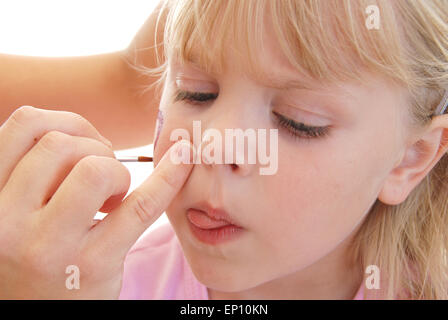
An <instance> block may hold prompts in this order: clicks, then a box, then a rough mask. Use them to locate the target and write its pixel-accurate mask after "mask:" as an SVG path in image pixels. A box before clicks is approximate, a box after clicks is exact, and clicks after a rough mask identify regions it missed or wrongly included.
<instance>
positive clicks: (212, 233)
mask: <svg viewBox="0 0 448 320" xmlns="http://www.w3.org/2000/svg"><path fill="white" fill-rule="evenodd" d="M187 220H188V222H189V226H190V230H191V232H192V233H193V235H194V236H195V237H196V238H197V239H198V240H199V241H201V242H204V243H207V244H211V245H217V244H219V243H223V242H227V241H230V240H233V239H236V238H238V237H239V236H241V235H242V233H243V232H244V229H243V228H242V227H240V226H238V225H237V224H236V222H235V220H233V218H231V217H230V216H229V215H228V214H227V212H225V211H224V210H223V209H220V208H215V207H212V206H211V205H209V204H208V203H207V202H201V203H198V204H196V205H195V206H194V207H193V208H190V209H188V210H187Z"/></svg>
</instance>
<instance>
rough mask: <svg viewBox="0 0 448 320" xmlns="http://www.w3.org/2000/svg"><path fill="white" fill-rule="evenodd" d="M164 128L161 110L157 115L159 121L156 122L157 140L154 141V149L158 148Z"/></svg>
mask: <svg viewBox="0 0 448 320" xmlns="http://www.w3.org/2000/svg"><path fill="white" fill-rule="evenodd" d="M162 127H163V113H162V111H161V110H160V109H159V112H158V114H157V121H156V139H155V140H154V149H155V148H156V146H157V140H159V136H160V132H161V131H162Z"/></svg>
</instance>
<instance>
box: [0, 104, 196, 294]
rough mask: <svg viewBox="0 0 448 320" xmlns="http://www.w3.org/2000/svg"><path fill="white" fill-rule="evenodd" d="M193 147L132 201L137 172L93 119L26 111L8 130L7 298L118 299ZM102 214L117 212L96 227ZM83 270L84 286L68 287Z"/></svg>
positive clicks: (3, 268) (3, 265) (2, 249)
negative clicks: (133, 250) (135, 249)
mask: <svg viewBox="0 0 448 320" xmlns="http://www.w3.org/2000/svg"><path fill="white" fill-rule="evenodd" d="M190 147H191V145H190V143H189V142H187V141H180V142H177V143H176V144H174V145H173V146H172V147H171V148H170V149H169V150H168V151H167V153H166V154H165V155H164V157H163V158H162V159H161V161H160V162H159V164H158V165H157V167H156V168H155V170H154V172H153V174H152V175H151V176H150V177H149V178H148V179H147V180H146V181H145V182H144V183H142V185H141V186H139V187H138V188H137V189H136V190H135V191H134V192H132V193H131V194H130V195H129V196H128V197H126V199H124V200H123V197H124V196H125V195H126V193H127V191H128V189H129V185H130V175H129V172H128V170H127V169H126V167H124V166H123V165H122V164H121V163H120V162H119V161H118V160H116V159H115V157H114V154H113V151H112V149H111V145H110V143H109V142H108V141H107V140H106V139H105V138H103V137H102V136H101V135H100V134H99V133H98V131H97V130H96V129H95V128H94V127H93V126H92V125H91V124H90V123H89V122H88V121H87V120H85V119H84V118H82V117H81V116H79V115H77V114H74V113H71V112H63V111H49V110H42V109H38V108H33V107H29V106H25V107H21V108H19V109H17V110H16V111H15V112H14V113H13V114H12V115H11V117H10V118H9V119H8V120H7V121H6V122H5V123H4V124H3V125H2V126H1V127H0V155H1V160H0V226H1V227H0V299H75V298H81V299H92V298H93V299H111V298H117V297H118V296H119V293H120V289H121V279H122V273H123V262H124V258H125V256H126V253H127V252H128V250H129V249H130V247H131V246H132V245H133V244H134V243H135V241H136V240H137V239H138V237H139V236H140V235H141V234H142V233H143V232H144V231H145V230H146V229H147V228H148V227H149V226H150V225H151V224H152V223H153V222H154V221H155V220H156V219H157V218H158V217H159V216H160V214H161V213H162V212H163V211H164V210H165V208H166V207H168V205H169V204H170V202H171V201H172V199H173V197H174V196H175V195H176V194H177V192H178V191H179V190H180V188H181V187H182V185H183V184H184V182H185V180H186V179H187V177H188V176H189V174H190V171H191V169H192V166H193V165H192V164H191V163H192V161H189V163H188V164H184V163H180V164H174V163H173V161H172V158H171V157H170V153H172V155H175V156H177V155H178V154H179V152H180V153H182V152H183V153H182V154H183V155H185V156H187V157H188V155H189V154H190V153H191V152H190V151H191V149H190V150H189V148H190ZM182 150H183V151H182ZM190 158H191V157H190ZM185 162H187V161H185ZM97 211H103V212H108V215H107V216H106V217H105V218H104V219H103V220H102V221H101V222H99V223H97V224H93V223H92V222H93V217H94V216H95V214H96V213H97ZM77 271H79V276H80V277H79V289H77V288H76V287H75V288H71V287H70V286H68V285H67V278H68V277H69V276H70V275H71V273H72V272H77ZM67 272H69V274H68V273H67Z"/></svg>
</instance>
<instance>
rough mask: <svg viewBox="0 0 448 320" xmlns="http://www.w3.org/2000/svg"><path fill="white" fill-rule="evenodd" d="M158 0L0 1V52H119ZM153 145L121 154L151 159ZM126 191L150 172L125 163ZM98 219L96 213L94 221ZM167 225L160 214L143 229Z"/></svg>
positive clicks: (147, 165)
mask: <svg viewBox="0 0 448 320" xmlns="http://www.w3.org/2000/svg"><path fill="white" fill-rule="evenodd" d="M158 3H159V0H90V1H87V0H0V52H1V53H9V54H20V55H29V56H80V55H91V54H99V53H105V52H112V51H117V50H121V49H124V48H126V47H127V46H128V44H129V43H130V42H131V40H132V38H133V37H134V36H135V34H136V33H137V31H138V30H139V29H140V27H141V26H142V25H143V23H144V22H145V21H146V19H147V18H148V17H149V15H150V14H151V12H152V11H153V9H154V8H155V7H156V5H157V4H158ZM152 150H153V147H152V145H149V146H143V147H141V148H135V149H127V150H120V151H117V152H115V153H116V155H117V156H121V155H152ZM125 166H126V167H127V168H128V169H129V171H130V173H131V188H130V191H132V190H133V189H135V188H136V187H137V186H138V185H140V184H141V183H142V182H143V181H144V180H145V179H146V178H147V176H149V175H150V173H151V172H152V170H153V165H152V164H151V163H127V164H125ZM101 216H103V215H102V214H98V215H97V217H101ZM166 221H167V218H166V216H165V214H164V215H163V216H162V217H161V218H160V219H159V220H157V221H156V223H154V224H153V225H152V226H151V227H150V228H149V229H148V230H147V231H150V230H152V229H154V228H155V227H157V226H158V225H160V224H161V223H164V222H166Z"/></svg>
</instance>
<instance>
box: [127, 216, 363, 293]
mask: <svg viewBox="0 0 448 320" xmlns="http://www.w3.org/2000/svg"><path fill="white" fill-rule="evenodd" d="M362 287H363V286H361V287H360V289H359V290H358V293H357V294H356V296H355V297H354V300H362V298H363V290H362ZM119 299H146V300H149V299H160V300H188V299H191V300H208V293H207V287H206V286H204V285H203V284H202V283H200V282H199V281H198V280H197V279H196V278H195V276H194V274H193V272H192V271H191V269H190V266H189V264H188V262H187V261H186V259H185V257H184V254H183V252H182V248H181V246H180V243H179V241H178V239H177V236H176V234H175V233H174V230H173V228H172V227H171V225H170V224H169V223H166V224H164V225H162V226H160V227H158V228H157V229H155V230H153V231H152V232H150V233H148V234H147V235H145V236H144V237H143V238H141V239H140V240H139V241H137V243H136V244H135V245H134V246H133V247H132V248H131V250H129V252H128V254H127V256H126V259H125V262H124V274H123V284H122V288H121V292H120V297H119Z"/></svg>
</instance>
